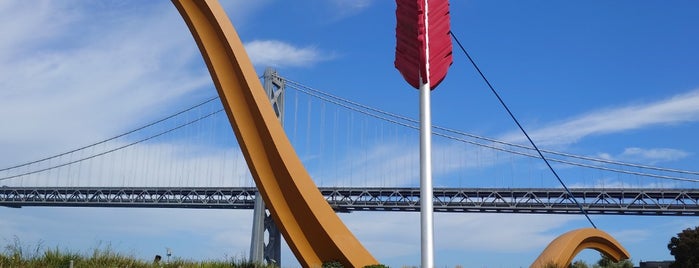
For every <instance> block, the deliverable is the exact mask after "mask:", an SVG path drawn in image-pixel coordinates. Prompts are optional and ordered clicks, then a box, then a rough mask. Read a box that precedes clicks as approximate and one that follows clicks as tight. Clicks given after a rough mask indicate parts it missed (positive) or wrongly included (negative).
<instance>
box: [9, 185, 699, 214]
mask: <svg viewBox="0 0 699 268" xmlns="http://www.w3.org/2000/svg"><path fill="white" fill-rule="evenodd" d="M320 191H321V193H322V194H323V196H324V197H325V200H327V201H328V203H329V204H330V206H332V208H333V209H335V211H337V212H354V211H415V212H417V211H420V189H419V188H385V187H381V188H356V187H342V188H330V187H321V188H320ZM571 192H572V194H573V196H574V197H575V198H577V200H578V202H580V203H581V204H582V206H583V208H584V209H585V210H586V211H587V212H588V213H589V214H592V215H661V216H663V215H664V216H699V189H633V188H625V189H617V188H614V189H600V188H585V189H583V188H574V189H571ZM256 193H257V189H256V188H255V187H222V188H214V187H203V188H168V187H126V188H124V187H118V188H117V187H0V206H6V207H14V208H20V207H36V206H53V207H136V208H196V209H253V207H254V204H255V194H256ZM434 211H435V212H461V213H468V212H477V213H534V214H580V213H581V212H580V209H579V207H578V206H577V205H576V204H575V202H574V201H573V199H572V197H571V195H569V194H568V193H566V192H565V191H564V190H563V189H554V188H542V189H506V188H436V189H434Z"/></svg>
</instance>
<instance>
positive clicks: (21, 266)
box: [0, 238, 274, 268]
mask: <svg viewBox="0 0 699 268" xmlns="http://www.w3.org/2000/svg"><path fill="white" fill-rule="evenodd" d="M71 261H73V267H74V268H93V267H99V268H112V267H113V268H122V267H123V268H126V267H128V268H155V267H163V268H179V267H182V268H195V267H196V268H233V267H241V268H271V267H274V266H270V265H263V264H257V263H253V262H250V261H246V260H236V259H232V258H231V259H229V260H205V261H193V260H185V259H180V258H174V259H172V260H170V262H167V263H166V260H165V259H163V260H162V261H160V262H159V263H154V262H152V261H145V260H141V259H138V258H136V257H134V256H133V255H128V254H122V253H118V252H115V251H114V250H113V249H112V248H111V246H109V245H107V246H106V247H104V248H103V247H100V246H98V247H97V248H95V249H93V250H91V251H90V252H89V253H87V254H84V253H82V254H81V253H77V252H71V251H65V250H60V249H58V248H54V249H44V248H43V246H42V244H41V243H39V244H38V245H37V246H36V247H27V246H23V245H22V244H21V243H20V242H19V240H18V239H16V238H15V240H14V241H12V242H11V243H9V244H8V245H6V246H5V247H4V250H3V252H2V253H0V268H9V267H12V268H35V267H36V268H68V267H70V262H71Z"/></svg>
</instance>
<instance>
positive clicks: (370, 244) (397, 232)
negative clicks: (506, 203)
mask: <svg viewBox="0 0 699 268" xmlns="http://www.w3.org/2000/svg"><path fill="white" fill-rule="evenodd" d="M340 217H341V218H342V220H343V221H344V222H345V224H347V226H348V228H349V229H350V230H351V231H352V232H353V233H354V234H355V235H356V236H357V238H358V239H359V240H360V241H361V242H362V244H363V245H364V246H365V247H366V248H367V249H368V250H369V251H370V252H372V254H374V256H375V257H377V258H378V259H379V260H382V262H384V263H386V262H385V261H386V260H391V259H393V260H401V261H403V262H401V263H392V262H391V263H387V264H389V265H390V266H397V265H404V264H409V263H418V262H419V258H418V257H419V255H416V254H417V253H419V252H420V214H419V213H405V212H403V213H400V212H397V213H391V214H390V217H386V215H384V214H380V213H366V212H355V213H350V214H340ZM582 219H583V218H582V217H581V216H560V215H558V216H554V215H547V216H546V217H541V216H539V215H529V214H527V215H521V214H476V213H436V214H435V217H434V224H435V227H434V230H435V234H434V240H435V250H436V251H437V254H438V253H439V252H440V251H451V252H497V253H526V254H532V255H533V256H534V257H536V255H538V254H539V253H540V252H541V251H542V250H543V249H544V248H545V247H546V245H548V243H550V242H551V241H552V240H553V239H554V238H555V237H557V236H558V235H560V234H562V233H558V232H560V230H559V228H561V227H563V226H564V225H565V224H568V223H571V222H575V221H580V220H582ZM369 222H370V223H372V224H367V223H369ZM513 222H516V224H513ZM522 241H526V243H523V242H522ZM461 258H462V257H456V259H461ZM415 260H417V262H415ZM531 260H532V261H533V260H534V258H531ZM440 262H445V261H444V260H440Z"/></svg>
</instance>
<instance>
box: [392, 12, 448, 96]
mask: <svg viewBox="0 0 699 268" xmlns="http://www.w3.org/2000/svg"><path fill="white" fill-rule="evenodd" d="M396 4H397V8H396V60H395V66H396V69H398V71H399V72H400V73H401V74H402V75H403V78H405V81H407V82H408V84H410V85H411V86H413V87H414V88H420V81H421V80H422V81H423V82H426V81H425V80H426V79H425V78H426V77H427V75H428V74H429V82H430V89H434V88H435V87H437V85H439V83H441V82H442V80H444V77H446V75H447V70H448V69H449V66H451V63H452V55H451V52H452V51H451V49H452V46H451V38H450V36H449V31H450V24H449V1H448V0H427V4H425V0H396ZM425 14H427V19H428V21H427V23H425ZM425 24H427V25H428V26H429V29H427V28H426V27H425ZM427 34H429V55H430V57H429V70H428V69H427V57H426V53H427V52H426V50H427V49H428V47H427V43H428V42H426V41H427V40H426V39H427V38H426V35H427ZM420 78H422V79H420Z"/></svg>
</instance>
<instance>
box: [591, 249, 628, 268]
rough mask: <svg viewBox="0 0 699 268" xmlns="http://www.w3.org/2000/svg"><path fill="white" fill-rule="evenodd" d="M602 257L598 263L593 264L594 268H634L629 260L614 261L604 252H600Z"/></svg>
mask: <svg viewBox="0 0 699 268" xmlns="http://www.w3.org/2000/svg"><path fill="white" fill-rule="evenodd" d="M599 255H600V259H599V261H597V264H595V265H593V266H592V267H593V268H633V263H631V261H629V260H622V261H619V262H614V261H613V260H612V259H610V258H609V257H607V255H604V254H602V253H600V254H599Z"/></svg>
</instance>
